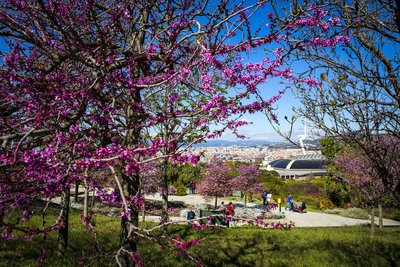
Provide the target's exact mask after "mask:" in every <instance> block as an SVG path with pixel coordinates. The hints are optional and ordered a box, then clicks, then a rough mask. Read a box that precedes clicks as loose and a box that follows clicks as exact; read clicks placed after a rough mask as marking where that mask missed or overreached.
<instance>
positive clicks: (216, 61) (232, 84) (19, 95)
mask: <svg viewBox="0 0 400 267" xmlns="http://www.w3.org/2000/svg"><path fill="white" fill-rule="evenodd" d="M264 5H265V1H259V2H255V3H253V4H247V2H246V1H243V2H240V3H237V4H234V3H231V2H229V1H220V2H218V3H215V2H212V3H209V2H207V1H206V2H204V1H179V2H176V1H133V2H132V1H103V0H100V1H92V0H86V1H81V0H79V1H78V0H61V1H28V0H20V1H14V0H9V1H2V3H1V9H0V36H1V37H3V38H4V43H3V46H2V47H3V51H2V56H1V65H0V101H1V102H0V114H1V117H2V120H1V121H0V141H1V142H2V144H1V154H0V161H1V162H0V167H1V169H0V173H1V178H0V179H1V180H0V222H1V225H9V224H10V223H11V222H5V221H4V220H6V216H5V215H6V214H7V213H8V212H10V211H11V210H12V209H19V210H22V211H23V213H22V216H23V218H24V219H28V218H29V214H30V212H29V210H30V208H31V206H32V204H33V202H34V201H35V200H38V199H41V200H43V199H44V200H46V201H51V200H52V199H53V198H55V197H57V196H60V195H61V196H62V201H61V204H62V210H61V213H60V217H59V219H58V221H57V223H56V224H55V225H54V226H52V227H50V228H49V227H44V229H42V231H39V232H42V233H43V234H45V233H46V232H47V231H48V229H52V230H59V231H60V238H59V240H60V242H59V248H58V250H59V252H60V255H62V254H63V253H64V252H65V250H66V248H67V245H68V243H67V240H68V216H69V215H68V209H69V190H70V187H71V186H72V185H73V184H74V183H76V182H80V181H85V182H86V184H87V185H88V187H90V188H91V189H92V190H96V192H97V193H98V194H99V195H100V196H101V197H102V199H103V200H104V201H117V202H118V203H120V205H121V207H122V208H123V212H122V213H121V230H120V245H121V246H120V249H119V250H118V251H117V253H115V255H116V256H115V258H116V261H117V263H118V265H119V266H129V265H130V262H132V261H134V262H135V261H137V259H140V257H138V256H137V253H136V251H137V244H138V238H139V236H142V237H143V236H146V237H149V231H147V230H146V231H144V230H143V229H141V228H140V227H138V217H139V210H140V207H141V205H143V198H142V197H141V194H142V192H143V191H142V190H141V189H143V188H145V186H144V185H142V182H143V181H145V179H144V180H143V179H141V178H140V177H141V175H140V172H141V170H143V168H142V167H141V166H142V165H144V164H146V163H148V162H151V161H154V162H159V161H166V160H168V161H171V162H174V163H180V162H191V163H196V162H197V161H198V159H199V157H198V156H192V155H190V154H187V153H185V150H186V149H187V148H188V147H190V145H191V144H193V143H196V142H201V141H203V140H205V139H207V138H215V137H219V136H221V134H222V133H223V132H224V131H225V130H230V131H232V132H234V133H237V129H238V127H240V126H242V125H245V124H246V122H245V121H241V120H240V117H241V116H242V115H243V114H246V113H248V112H250V113H254V112H258V111H262V110H265V109H271V105H272V104H273V103H274V102H275V101H277V100H278V99H279V98H280V96H281V95H282V93H283V92H276V95H275V96H274V97H272V98H271V99H262V98H261V95H262V94H260V91H259V88H258V86H259V85H260V84H262V83H265V82H267V81H268V79H270V78H274V77H278V78H282V79H286V80H291V81H296V82H298V83H302V82H306V83H307V84H312V80H310V79H307V80H303V79H297V78H296V77H294V76H293V75H292V73H291V70H290V69H287V68H284V67H283V66H282V58H283V57H284V54H282V51H283V50H282V49H279V48H278V49H277V50H276V53H274V54H270V55H268V57H266V58H264V59H260V61H259V62H252V61H249V62H247V63H246V62H245V61H244V60H243V56H244V55H245V53H246V52H248V51H251V50H252V49H256V48H262V47H266V46H271V47H274V48H275V47H276V46H277V45H276V43H277V42H284V41H285V40H286V39H287V38H288V37H289V36H290V35H291V34H292V33H293V32H295V31H297V30H298V28H312V29H313V30H316V31H318V30H322V28H321V27H322V26H324V27H325V26H326V25H329V24H332V23H334V22H333V21H332V20H327V19H325V17H324V16H321V15H320V14H319V13H316V12H315V10H316V7H315V6H310V7H309V8H304V10H302V12H304V13H302V14H298V16H296V17H293V18H291V19H290V20H289V21H287V23H286V24H285V25H283V26H281V27H279V28H277V27H271V28H267V29H264V28H265V27H264V26H262V27H261V28H258V29H257V28H256V27H254V26H252V25H251V20H252V16H253V15H255V14H258V13H257V12H258V11H259V10H260V9H263V8H265V7H264ZM264 14H265V13H264ZM264 16H265V15H262V17H263V19H264V18H265V17H264ZM267 19H268V20H271V21H273V20H274V17H273V16H272V15H269V16H267ZM338 42H344V39H337V38H336V39H335V40H333V41H332V42H331V44H335V43H338ZM301 43H302V48H304V47H307V44H310V45H312V46H319V45H324V46H325V43H321V42H317V41H316V40H313V39H307V37H306V36H304V40H302V41H301ZM294 48H295V47H294ZM252 96H253V97H252ZM248 98H249V99H252V101H250V102H249V101H247V102H246V103H245V102H244V100H245V99H248ZM156 103H160V106H159V107H157V108H156V107H155V105H156ZM210 125H215V127H210ZM157 129H161V131H160V132H159V133H160V134H159V135H154V134H153V133H155V132H157ZM164 166H166V164H165V165H164ZM110 185H113V186H114V187H115V190H114V191H113V192H114V193H111V194H109V193H108V192H109V190H108V186H110ZM165 186H166V184H165ZM165 186H164V188H166V187H165ZM115 192H119V196H118V197H117V196H116V193H115ZM166 195H167V192H166ZM7 229H14V230H15V229H17V228H16V227H12V228H11V227H2V228H1V231H8V230H7ZM39 232H38V233H39ZM149 238H150V237H149ZM150 239H151V238H150ZM42 254H43V255H45V252H44V250H43V251H42Z"/></svg>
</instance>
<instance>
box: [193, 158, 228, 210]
mask: <svg viewBox="0 0 400 267" xmlns="http://www.w3.org/2000/svg"><path fill="white" fill-rule="evenodd" d="M230 171H231V168H230V167H229V165H228V164H226V163H222V162H221V161H214V162H212V163H210V164H208V165H207V167H206V174H205V178H204V180H203V181H202V182H201V183H200V184H199V186H198V192H199V194H200V195H201V196H203V197H204V198H205V199H206V200H208V199H209V198H211V197H215V209H217V199H218V197H225V196H227V195H228V194H229V193H230V192H231V191H232V185H231V180H232V176H231V175H230V174H229V173H230Z"/></svg>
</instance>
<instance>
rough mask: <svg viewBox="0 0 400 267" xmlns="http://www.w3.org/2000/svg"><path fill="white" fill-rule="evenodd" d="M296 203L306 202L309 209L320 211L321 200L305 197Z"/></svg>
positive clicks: (297, 199)
mask: <svg viewBox="0 0 400 267" xmlns="http://www.w3.org/2000/svg"><path fill="white" fill-rule="evenodd" d="M295 201H300V202H304V203H305V204H306V206H307V208H313V209H319V198H318V197H315V196H309V195H303V196H299V197H298V198H296V199H295Z"/></svg>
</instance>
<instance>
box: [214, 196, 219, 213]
mask: <svg viewBox="0 0 400 267" xmlns="http://www.w3.org/2000/svg"><path fill="white" fill-rule="evenodd" d="M217 199H218V196H215V206H214V210H216V209H217Z"/></svg>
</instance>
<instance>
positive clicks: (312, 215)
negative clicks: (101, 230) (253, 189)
mask: <svg viewBox="0 0 400 267" xmlns="http://www.w3.org/2000/svg"><path fill="white" fill-rule="evenodd" d="M146 198H147V199H154V200H161V196H160V194H158V193H157V194H155V195H154V196H151V195H150V196H146ZM169 201H182V202H184V203H185V204H187V205H195V204H202V203H206V202H205V201H204V199H203V198H202V197H201V196H199V195H186V196H170V197H169ZM221 201H224V202H225V204H227V203H229V201H232V200H227V199H219V200H218V205H219V204H220V203H221ZM232 202H233V203H242V204H243V202H238V201H232ZM208 203H209V204H212V205H213V204H214V200H213V199H212V200H211V201H210V202H208ZM253 205H254V204H252V203H248V206H253ZM284 214H285V216H286V218H285V219H283V220H280V221H281V222H290V221H292V222H294V223H295V226H296V227H329V226H352V225H365V224H369V223H370V222H371V220H370V219H368V220H360V219H352V218H346V217H342V216H339V215H334V214H326V213H319V212H306V213H298V212H291V211H285V212H284ZM152 217H154V218H152ZM152 217H146V219H148V220H154V221H159V218H158V217H156V216H152ZM182 219H184V218H178V217H176V218H171V220H173V221H178V220H182ZM375 223H376V224H378V217H376V218H375ZM383 225H384V226H400V222H398V221H394V220H389V219H383Z"/></svg>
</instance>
